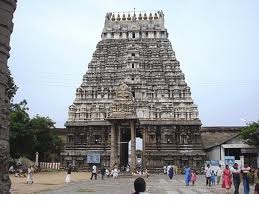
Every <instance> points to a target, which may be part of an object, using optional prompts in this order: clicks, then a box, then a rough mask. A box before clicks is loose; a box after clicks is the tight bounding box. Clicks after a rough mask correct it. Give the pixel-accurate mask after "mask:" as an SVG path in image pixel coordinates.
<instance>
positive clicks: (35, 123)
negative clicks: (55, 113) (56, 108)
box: [30, 115, 63, 161]
mask: <svg viewBox="0 0 259 224" xmlns="http://www.w3.org/2000/svg"><path fill="white" fill-rule="evenodd" d="M54 124H55V122H53V121H52V120H51V119H50V118H49V117H41V116H39V115H37V116H35V117H34V118H32V119H31V121H30V126H31V129H32V132H33V135H34V137H35V144H34V150H33V151H34V152H35V153H36V152H39V153H40V157H41V160H44V161H55V160H57V159H59V155H60V152H61V151H62V146H63V145H62V141H61V139H60V138H59V137H58V136H57V135H56V134H55V132H54V131H53V130H54V128H55V126H54Z"/></svg>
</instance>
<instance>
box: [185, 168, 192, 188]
mask: <svg viewBox="0 0 259 224" xmlns="http://www.w3.org/2000/svg"><path fill="white" fill-rule="evenodd" d="M184 181H185V185H186V186H189V183H190V181H191V168H190V167H189V166H188V165H187V166H186V167H185V169H184Z"/></svg>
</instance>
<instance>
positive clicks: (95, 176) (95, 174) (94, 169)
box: [91, 165, 97, 180]
mask: <svg viewBox="0 0 259 224" xmlns="http://www.w3.org/2000/svg"><path fill="white" fill-rule="evenodd" d="M93 176H94V179H95V180H97V169H96V165H93V167H92V175H91V180H92V179H93Z"/></svg>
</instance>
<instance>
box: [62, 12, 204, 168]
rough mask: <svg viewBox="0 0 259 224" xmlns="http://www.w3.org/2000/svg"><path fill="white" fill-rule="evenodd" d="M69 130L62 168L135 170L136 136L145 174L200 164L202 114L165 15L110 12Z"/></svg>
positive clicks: (71, 111) (71, 110) (73, 107)
mask: <svg viewBox="0 0 259 224" xmlns="http://www.w3.org/2000/svg"><path fill="white" fill-rule="evenodd" d="M65 126H66V128H67V132H68V134H67V144H66V146H65V150H64V151H63V152H62V160H63V164H64V165H65V166H66V165H67V164H69V163H71V164H73V165H76V166H79V167H85V166H89V165H91V164H93V163H95V164H97V165H105V166H106V167H113V166H114V165H117V166H118V167H119V168H120V169H121V167H122V169H123V167H125V166H127V165H130V169H131V170H134V169H135V168H136V166H137V165H138V164H137V156H136V138H137V137H139V138H141V139H142V153H140V155H141V156H142V166H144V167H147V168H148V169H153V168H161V167H163V166H164V165H167V164H168V163H171V164H174V165H177V166H178V167H181V166H185V165H187V164H189V165H190V166H192V167H196V168H198V167H201V166H202V165H203V163H204V159H205V155H206V154H205V153H204V151H203V150H202V146H201V137H200V127H201V121H200V120H199V117H198V109H197V106H196V105H195V104H194V103H193V100H192V98H191V91H190V87H189V86H188V85H187V84H186V82H185V78H184V74H183V72H182V71H181V69H180V63H179V62H178V61H177V59H176V57H175V52H174V50H173V48H172V45H171V42H170V41H169V39H168V32H167V29H166V28H165V26H164V14H163V12H162V11H157V12H150V13H146V12H135V11H134V12H129V13H118V14H117V13H116V14H115V13H107V15H106V17H105V24H104V28H103V31H102V35H101V40H100V41H99V42H98V44H97V46H96V50H95V52H94V54H93V57H92V60H91V62H90V63H89V64H88V70H87V72H86V74H85V75H84V76H83V82H82V84H81V85H80V87H79V88H77V90H76V98H75V100H74V102H73V104H72V105H71V106H70V107H69V117H68V120H67V122H66V123H65ZM129 141H131V144H130V145H131V147H130V149H128V148H129V147H128V146H129ZM129 151H130V153H129Z"/></svg>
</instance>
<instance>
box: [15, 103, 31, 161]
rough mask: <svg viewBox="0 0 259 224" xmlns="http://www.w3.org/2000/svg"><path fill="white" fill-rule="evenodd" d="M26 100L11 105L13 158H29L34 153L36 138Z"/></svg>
mask: <svg viewBox="0 0 259 224" xmlns="http://www.w3.org/2000/svg"><path fill="white" fill-rule="evenodd" d="M27 111H28V107H27V102H26V100H23V101H22V102H20V103H19V104H12V105H11V114H10V122H11V124H10V152H11V156H12V157H13V158H18V157H20V156H23V155H25V156H28V153H29V152H31V151H32V148H33V147H32V146H33V144H34V138H33V135H32V131H31V129H30V117H29V114H28V113H27Z"/></svg>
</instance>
